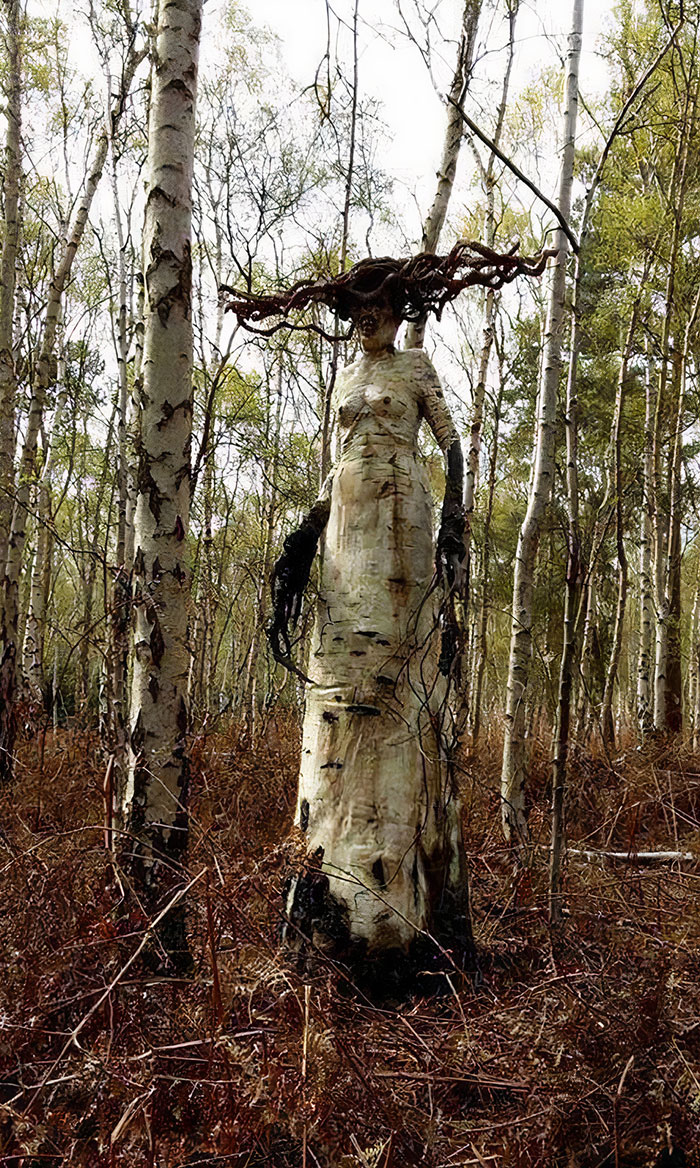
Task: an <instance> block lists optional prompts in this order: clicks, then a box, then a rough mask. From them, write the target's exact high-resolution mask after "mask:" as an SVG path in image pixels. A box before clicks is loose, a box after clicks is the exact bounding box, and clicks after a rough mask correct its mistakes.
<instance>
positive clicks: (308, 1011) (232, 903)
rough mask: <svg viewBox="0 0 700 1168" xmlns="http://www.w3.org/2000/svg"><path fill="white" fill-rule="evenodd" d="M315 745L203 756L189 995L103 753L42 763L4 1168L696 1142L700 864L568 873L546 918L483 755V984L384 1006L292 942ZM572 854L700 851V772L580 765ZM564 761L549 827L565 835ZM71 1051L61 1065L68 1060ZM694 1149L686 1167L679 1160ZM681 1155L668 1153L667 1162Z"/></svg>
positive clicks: (538, 805)
mask: <svg viewBox="0 0 700 1168" xmlns="http://www.w3.org/2000/svg"><path fill="white" fill-rule="evenodd" d="M297 743H298V734H297V728H296V726H295V725H294V723H292V722H289V723H282V722H279V721H278V722H274V723H270V725H269V726H268V727H267V730H266V734H265V738H264V740H263V741H262V742H261V743H260V744H258V746H257V747H256V749H255V751H252V750H251V749H250V748H249V747H248V746H247V745H246V743H245V742H244V741H242V740H241V738H240V736H239V735H238V733H237V731H236V728H235V727H232V728H231V729H230V730H229V731H228V732H226V733H221V734H218V735H216V736H215V737H211V738H209V739H207V740H206V741H201V742H198V743H197V744H196V747H195V778H194V792H193V800H192V811H193V833H192V834H193V842H192V847H191V854H190V859H189V866H190V870H191V873H192V875H193V876H194V875H196V874H197V873H199V872H201V871H202V870H203V869H207V870H208V876H207V878H206V879H205V878H202V879H200V881H199V882H198V883H197V885H196V886H195V888H194V889H193V892H192V897H191V907H190V925H191V936H192V950H193V954H194V958H195V963H196V972H195V975H194V977H193V979H192V980H190V981H187V982H184V981H180V982H166V981H163V980H160V981H159V980H157V979H154V978H152V977H150V976H149V975H148V973H147V972H145V971H143V970H140V969H139V967H138V964H137V963H136V964H134V966H132V967H131V968H130V969H129V970H128V971H127V974H126V975H125V976H124V977H123V979H122V980H120V982H119V985H118V986H117V988H115V989H114V990H113V991H112V992H111V993H109V994H107V995H106V997H105V1000H104V1001H103V1002H102V1003H101V1004H100V1006H99V1007H98V1008H97V1009H96V1010H94V1013H93V1014H92V1015H91V1016H90V1017H89V1019H88V1020H87V1021H86V1022H85V1024H84V1026H83V1027H82V1029H81V1030H80V1033H79V1035H78V1036H77V1039H76V1041H75V1042H74V1043H72V1044H70V1045H69V1046H68V1049H67V1050H66V1051H65V1053H61V1052H62V1051H63V1048H64V1047H65V1046H66V1041H67V1039H68V1038H69V1036H70V1034H71V1032H72V1031H73V1030H74V1029H75V1028H76V1027H77V1026H78V1025H79V1024H80V1023H81V1021H83V1020H84V1019H85V1017H86V1015H87V1014H88V1012H89V1011H90V1010H91V1008H93V1007H94V1006H95V1004H96V1003H97V1002H98V1001H99V999H100V997H102V996H103V995H104V992H105V989H106V987H107V986H109V984H110V983H111V981H112V980H113V979H114V978H115V977H116V976H117V975H118V973H119V971H120V970H121V969H122V968H123V966H124V964H125V963H126V961H127V960H128V958H129V957H130V956H131V954H132V953H133V952H134V950H135V949H136V948H137V946H138V944H139V943H140V940H141V936H142V934H141V932H140V929H141V925H140V924H138V922H136V923H135V927H134V931H133V933H132V934H131V935H128V932H127V935H125V930H124V928H123V927H122V928H119V929H118V928H117V926H116V923H115V921H116V918H117V906H118V902H119V889H118V886H117V884H116V883H115V881H114V879H113V878H112V872H111V869H110V866H109V863H108V856H107V853H106V852H105V848H104V840H103V836H102V832H101V821H102V804H101V781H102V773H101V768H100V767H99V766H98V765H97V764H96V763H95V762H94V761H93V760H95V759H96V758H97V750H96V744H95V743H94V741H93V740H92V739H91V738H90V736H89V735H88V734H86V733H83V732H78V731H73V732H64V733H61V734H60V735H59V737H58V739H57V740H56V741H55V742H53V741H51V740H50V739H49V741H47V743H46V751H45V757H44V763H43V768H41V767H40V765H39V755H40V750H41V743H40V742H37V741H32V742H30V743H26V744H25V746H24V747H23V756H22V761H23V775H22V779H23V781H22V783H21V784H20V786H19V788H18V791H17V796H16V799H15V800H14V802H13V804H12V805H10V806H9V807H8V808H7V810H6V813H5V821H4V823H3V835H2V840H1V843H2V851H1V852H0V872H1V877H0V895H1V900H0V946H1V959H2V964H3V968H4V969H5V971H6V973H5V976H4V978H3V983H2V987H1V988H0V1006H1V1008H2V1022H3V1028H2V1035H1V1036H0V1058H1V1060H2V1062H1V1066H2V1081H1V1082H0V1100H3V1101H4V1104H5V1106H4V1108H3V1109H2V1111H0V1163H1V1164H3V1165H5V1164H7V1165H8V1166H10V1165H11V1166H12V1168H15V1166H17V1168H39V1166H40V1165H50V1166H52V1168H53V1166H56V1168H58V1166H59V1165H61V1166H66V1168H67V1166H68V1165H86V1166H90V1168H92V1166H100V1165H105V1166H107V1165H110V1166H111V1165H115V1166H116V1165H123V1166H124V1168H126V1166H128V1168H132V1166H133V1168H141V1166H150V1168H156V1166H157V1168H176V1166H177V1168H185V1166H188V1168H195V1166H197V1168H204V1166H205V1165H206V1166H209V1165H211V1166H212V1168H213V1166H215V1165H217V1166H218V1165H240V1166H243V1165H246V1166H248V1168H256V1166H262V1165H271V1166H274V1168H276V1166H279V1168H283V1166H289V1168H292V1166H293V1168H313V1166H315V1165H319V1166H321V1168H351V1166H352V1168H369V1166H373V1168H404V1166H413V1165H427V1166H431V1168H458V1166H461V1165H467V1164H469V1165H476V1166H479V1165H482V1166H483V1165H486V1166H487V1168H501V1166H503V1168H516V1166H517V1168H538V1166H542V1168H544V1166H547V1168H559V1166H561V1168H594V1166H598V1168H602V1166H605V1168H633V1166H640V1168H642V1166H644V1168H646V1166H647V1165H648V1166H649V1168H651V1166H654V1165H657V1164H658V1165H659V1166H660V1168H661V1166H662V1165H663V1166H664V1168H673V1166H674V1165H681V1164H682V1163H684V1162H686V1163H687V1164H690V1163H692V1162H693V1161H692V1160H691V1159H690V1158H688V1159H687V1160H686V1161H683V1160H682V1158H681V1157H680V1151H681V1150H682V1151H684V1152H685V1153H686V1155H687V1156H688V1157H690V1156H691V1155H692V1154H693V1153H694V1152H695V1151H696V1149H697V1148H698V1147H700V1057H699V1055H700V948H699V944H698V942H699V940H700V936H699V935H700V913H699V912H698V910H697V907H696V903H697V898H698V892H699V891H700V864H699V865H698V866H697V867H696V866H695V865H686V866H685V867H684V868H683V870H681V869H680V866H678V865H676V866H673V865H665V866H663V867H653V868H651V867H640V866H637V865H635V864H634V863H630V864H624V865H613V864H610V863H606V862H596V863H589V862H583V861H582V860H580V859H576V858H574V857H571V858H570V860H569V863H568V867H567V873H566V892H567V897H568V906H569V911H570V915H569V916H568V917H567V920H566V923H565V926H564V928H563V930H562V934H561V936H560V937H558V938H555V939H554V941H553V939H552V937H551V936H550V933H549V930H548V928H547V922H546V912H545V906H546V895H545V894H546V853H545V852H544V851H543V852H542V853H540V855H541V858H540V859H538V860H537V862H536V864H535V867H534V869H533V870H532V872H531V873H530V874H527V875H526V876H523V875H522V874H521V875H520V876H518V877H517V878H514V875H513V870H512V863H511V861H510V859H509V857H508V855H507V854H506V853H505V851H504V850H503V848H502V844H501V841H500V837H499V830H498V815H497V796H496V785H497V777H498V776H497V769H498V765H497V764H498V752H497V749H495V748H493V747H491V749H489V750H488V751H485V752H484V754H483V756H482V757H480V758H475V759H471V760H467V764H466V769H465V792H466V803H467V823H466V829H467V841H468V846H469V850H470V853H471V857H472V875H473V900H474V915H475V922H476V929H477V937H478V941H479V945H480V970H479V978H478V979H477V980H478V981H479V984H478V985H476V986H474V985H472V984H471V983H469V984H463V985H460V984H457V983H456V981H455V980H454V979H451V984H446V983H443V984H442V987H441V989H442V992H441V993H440V994H436V995H435V996H433V997H431V998H416V999H414V1000H410V1001H407V1002H404V1003H403V1004H401V1005H397V1006H394V1007H391V1008H390V1007H389V1006H386V1007H379V1006H377V1005H376V1004H373V1003H371V1002H369V1001H367V1000H365V999H364V998H363V997H362V995H361V994H357V993H353V992H351V991H350V990H349V988H348V982H347V976H346V974H345V973H344V971H343V970H340V969H338V968H337V967H335V966H333V965H332V963H327V964H326V965H323V966H320V967H319V968H318V970H317V971H316V972H315V974H314V975H313V976H312V977H308V976H307V977H306V978H302V976H301V975H300V974H299V973H298V972H297V971H296V969H295V968H294V966H293V965H292V964H290V963H289V961H288V960H287V958H286V957H285V955H284V953H283V952H282V951H281V950H280V948H279V946H278V942H277V937H276V923H277V921H278V919H279V909H280V899H279V889H280V887H281V885H282V882H283V879H284V875H285V872H286V870H287V867H288V865H289V861H290V856H291V851H292V847H293V845H291V844H287V843H281V844H280V843H279V842H278V841H279V840H281V839H283V837H284V835H285V833H286V825H287V824H288V822H289V821H290V818H291V811H292V803H293V796H294V785H295V774H296V767H297V759H298V744H297ZM572 770H573V774H572V797H571V801H570V837H571V840H572V843H573V842H574V841H578V842H583V841H585V846H586V847H589V848H590V847H594V848H605V847H609V848H613V849H616V850H627V851H631V852H632V853H634V851H635V850H637V849H639V850H641V849H642V848H648V847H676V845H678V846H679V847H681V848H683V849H688V850H691V851H697V852H698V854H699V855H700V836H698V832H699V831H700V821H699V820H698V815H697V803H698V795H699V794H700V760H698V759H694V758H692V757H690V756H687V755H684V754H683V753H679V752H672V751H670V750H669V749H667V748H666V749H663V748H662V747H661V746H658V747H654V748H653V749H650V750H649V751H647V752H646V753H645V754H644V755H640V754H638V753H637V752H635V751H634V750H633V749H631V748H630V749H629V750H628V751H627V753H626V755H625V757H624V758H623V760H622V761H621V762H620V763H618V764H617V765H616V766H615V768H613V769H611V768H610V766H609V765H608V764H607V763H606V762H605V760H603V759H600V758H595V757H593V758H592V757H587V758H581V759H578V760H576V761H575V763H574V766H573V768H572ZM547 771H548V768H547V765H546V754H545V751H544V748H542V749H540V751H539V752H538V756H537V757H536V758H535V761H534V764H533V791H534V793H535V796H536V798H535V802H534V806H533V809H532V823H533V826H534V829H535V831H536V832H540V833H541V838H542V840H544V839H545V838H546V825H547V813H546V805H547ZM59 1056H60V1057H59ZM671 1148H674V1149H676V1151H675V1152H674V1156H675V1157H676V1159H675V1160H674V1159H673V1158H672V1157H671V1156H670V1155H669V1152H670V1149H671ZM664 1150H666V1159H665V1160H664V1159H663V1153H664Z"/></svg>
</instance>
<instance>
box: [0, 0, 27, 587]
mask: <svg viewBox="0 0 700 1168" xmlns="http://www.w3.org/2000/svg"><path fill="white" fill-rule="evenodd" d="M20 21H21V12H20V3H19V0H8V3H7V40H6V43H7V64H6V68H7V104H6V107H5V114H6V116H7V136H6V139H5V173H4V181H3V201H4V207H5V222H4V231H3V241H2V256H1V257H0V565H2V564H4V563H5V560H6V558H7V545H8V541H9V537H10V524H11V522H12V491H13V486H14V484H13V463H14V457H15V397H16V393H17V376H16V372H15V360H14V345H13V326H14V318H15V285H16V275H17V247H18V244H19V232H20V213H19V198H20V188H21V182H22V146H21V134H22V121H21V119H22V61H21V49H20ZM1 604H2V597H1V596H0V606H1Z"/></svg>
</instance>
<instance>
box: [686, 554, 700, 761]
mask: <svg viewBox="0 0 700 1168" xmlns="http://www.w3.org/2000/svg"><path fill="white" fill-rule="evenodd" d="M688 706H689V713H690V719H691V725H692V736H691V745H692V748H693V750H699V749H700V561H698V566H697V570H696V574H695V599H694V601H693V613H692V617H691V633H690V660H689V663H688Z"/></svg>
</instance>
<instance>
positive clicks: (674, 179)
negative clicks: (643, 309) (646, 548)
mask: <svg viewBox="0 0 700 1168" xmlns="http://www.w3.org/2000/svg"><path fill="white" fill-rule="evenodd" d="M697 99H698V94H697V91H696V93H695V95H694V97H692V98H691V95H690V92H689V91H687V92H686V101H685V109H684V111H683V118H682V122H681V126H680V129H679V133H678V142H677V145H676V151H675V154H674V159H673V170H672V174H671V183H670V186H669V191H670V198H671V199H672V200H673V199H675V200H676V202H675V203H674V204H673V208H672V209H673V227H672V232H671V245H670V250H669V261H668V275H667V278H666V295H665V303H664V316H663V327H662V334H661V357H660V366H659V388H658V393H657V396H656V415H655V418H654V433H653V443H654V450H653V461H654V476H653V486H654V493H653V512H654V513H653V520H654V522H653V531H654V588H655V594H656V661H655V671H654V726H655V728H656V729H657V730H670V729H671V728H672V727H671V726H670V725H669V724H668V718H667V715H668V714H669V713H670V714H671V722H673V714H672V706H673V701H672V697H671V692H670V689H669V684H671V685H672V684H673V683H674V678H673V677H672V678H669V675H668V667H669V660H668V649H669V645H668V636H669V624H670V623H672V618H671V608H670V606H671V604H672V603H673V602H674V596H673V586H672V584H671V587H669V584H670V583H671V582H670V580H669V553H670V550H671V549H670V546H669V544H670V543H672V542H673V539H674V537H673V532H672V531H671V526H670V524H671V493H672V490H673V478H674V475H673V469H672V468H671V469H670V471H669V476H668V481H667V483H663V482H662V478H663V475H662V463H663V447H664V444H665V430H666V422H667V415H668V414H669V412H670V413H671V416H672V417H673V418H674V420H675V413H676V412H675V411H669V403H668V401H667V388H668V380H669V366H670V364H671V329H672V323H673V318H674V314H675V311H676V268H677V264H678V258H679V253H680V248H681V228H682V223H683V208H684V205H685V194H686V179H687V170H688V153H689V149H690V140H691V137H692V128H693V126H694V123H695V112H696V108H697ZM674 384H675V387H676V390H677V392H678V393H680V385H679V383H678V381H677V380H675V378H674ZM674 457H675V455H674V451H673V450H672V452H671V461H673V458H674ZM673 669H674V666H673V663H671V672H672V675H673Z"/></svg>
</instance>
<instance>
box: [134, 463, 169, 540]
mask: <svg viewBox="0 0 700 1168" xmlns="http://www.w3.org/2000/svg"><path fill="white" fill-rule="evenodd" d="M137 485H138V492H139V494H140V495H148V506H149V508H150V511H151V514H152V516H153V518H154V519H155V521H156V523H159V522H160V512H161V508H162V506H163V495H162V493H161V491H160V489H159V487H158V484H157V482H156V480H155V479H154V477H153V475H152V474H151V463H150V459H149V457H148V455H147V454H146V451H145V450H144V449H143V447H142V448H141V450H140V451H139V466H138V483H137Z"/></svg>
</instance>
